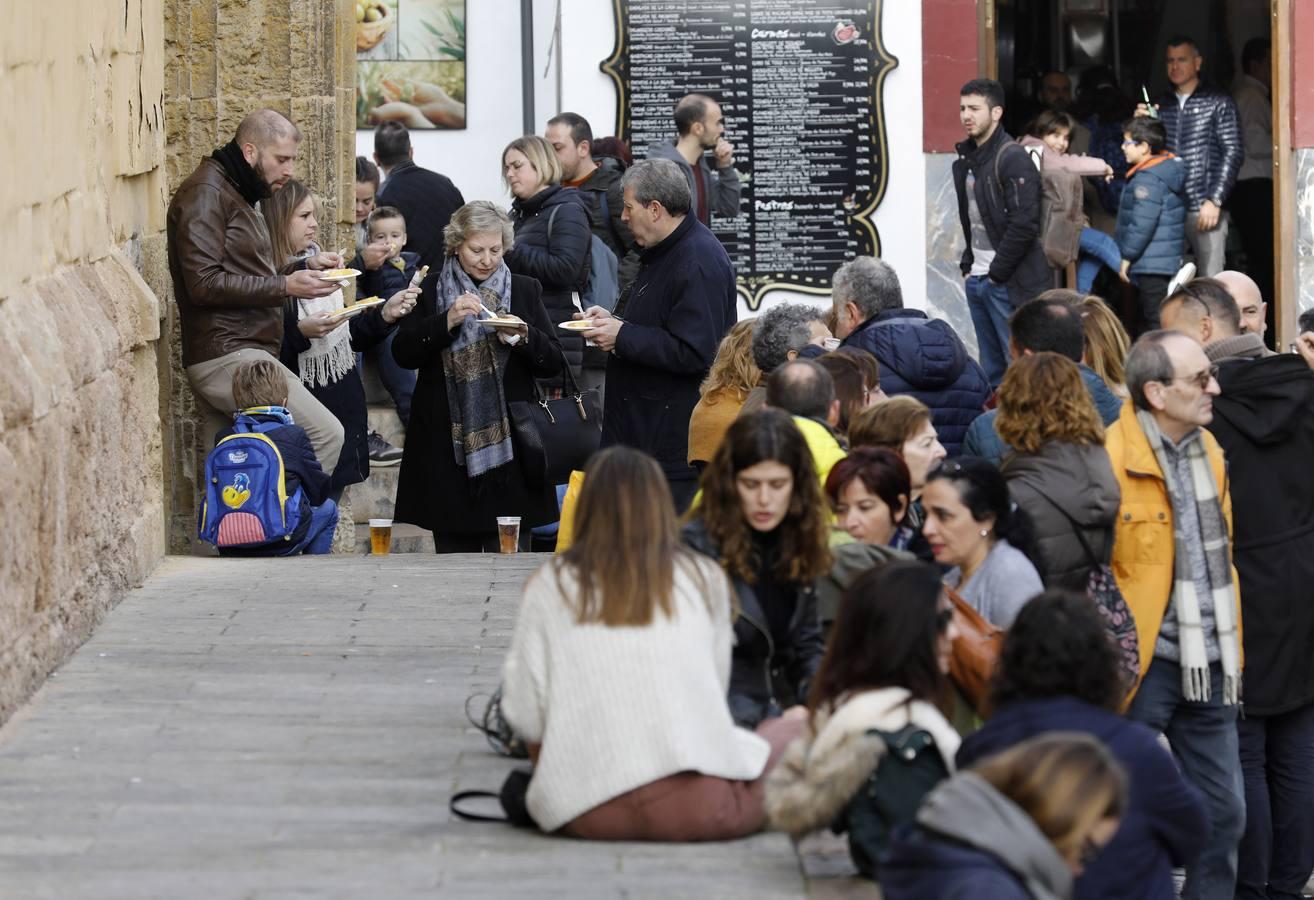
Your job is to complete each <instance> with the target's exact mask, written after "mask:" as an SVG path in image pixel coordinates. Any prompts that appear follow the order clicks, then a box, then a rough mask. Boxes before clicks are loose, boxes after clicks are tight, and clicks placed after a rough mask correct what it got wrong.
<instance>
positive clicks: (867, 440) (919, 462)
mask: <svg viewBox="0 0 1314 900" xmlns="http://www.w3.org/2000/svg"><path fill="white" fill-rule="evenodd" d="M849 445H850V446H851V447H853V448H855V449H856V448H858V447H884V448H886V449H888V450H893V451H894V452H895V453H897V454H899V456H900V457H902V459H903V461H904V463H905V464H906V465H907V466H908V477H909V479H910V484H911V486H912V493H911V496H910V500H911V502H910V503H909V506H908V513H907V521H906V522H905V523H904V525H903V526H902V527H904V528H906V529H907V531H906V532H904V533H901V534H899V535H898V536H897V537H896V538H895V539H894V541H893V543H894V546H896V547H899V548H901V549H907V550H909V551H910V552H912V553H913V554H915V555H916V556H917V558H918V559H921V560H925V561H927V562H930V561H931V560H932V558H933V557H932V555H931V548H930V545H929V544H927V543H926V539H925V538H924V537H922V522H923V521H925V514H924V512H923V510H922V504H921V496H922V489H923V488H925V487H926V476H927V474H928V473H929V472H930V471H931V469H932V468H934V467H935V465H936V464H937V463H939V462H940V460H942V459H944V457H945V451H944V445H943V444H941V443H940V439H939V437H938V436H937V435H936V432H935V426H934V425H933V424H931V410H930V409H928V408H927V406H926V404H924V403H922V401H920V400H918V399H917V398H915V397H908V396H898V397H890V398H888V399H886V400H882V401H880V402H879V403H877V404H876V405H874V406H872V407H871V408H870V409H864V410H862V411H861V412H859V413H858V414H857V415H856V416H855V417H854V419H853V423H852V424H851V425H850V427H849Z"/></svg>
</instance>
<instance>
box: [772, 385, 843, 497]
mask: <svg viewBox="0 0 1314 900" xmlns="http://www.w3.org/2000/svg"><path fill="white" fill-rule="evenodd" d="M766 402H767V406H772V407H775V408H776V409H783V410H784V411H785V412H787V413H789V414H790V415H791V416H793V417H794V424H795V425H797V426H798V430H799V431H801V432H803V439H804V440H806V441H807V442H808V449H809V450H811V451H812V462H813V465H815V466H816V468H817V476H818V477H819V478H820V479H821V484H822V487H823V489H824V487H825V484H826V479H827V478H829V477H830V470H831V469H832V468H833V467H834V466H835V463H837V462H839V461H840V460H841V459H843V458H844V457H845V452H844V448H843V447H841V446H840V443H839V440H838V439H837V438H836V437H835V430H834V429H835V426H836V425H838V424H839V420H840V402H839V400H837V399H836V398H835V381H834V379H833V378H831V375H830V373H829V372H827V371H826V370H825V368H823V367H822V366H821V364H820V363H818V362H815V361H813V360H810V359H794V360H790V361H789V362H787V363H785V364H784V365H782V366H780V367H779V368H777V369H776V370H775V371H774V372H772V373H771V374H770V375H769V376H768V377H767V382H766Z"/></svg>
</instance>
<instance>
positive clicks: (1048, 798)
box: [972, 731, 1127, 859]
mask: <svg viewBox="0 0 1314 900" xmlns="http://www.w3.org/2000/svg"><path fill="white" fill-rule="evenodd" d="M972 771H974V772H975V773H976V774H977V775H979V776H981V778H983V779H985V780H986V781H987V782H989V783H990V785H991V786H992V787H993V788H994V789H995V790H997V791H999V793H1001V794H1003V795H1004V796H1005V797H1007V798H1008V799H1010V800H1012V801H1013V802H1014V803H1016V804H1017V805H1018V806H1020V807H1021V808H1022V811H1023V812H1025V813H1026V814H1027V815H1028V816H1030V817H1031V819H1032V821H1034V822H1035V823H1036V827H1037V828H1039V829H1040V831H1041V832H1042V833H1043V834H1044V835H1045V837H1046V838H1048V839H1049V842H1050V843H1051V844H1053V845H1054V849H1055V850H1057V851H1058V852H1059V853H1060V854H1062V855H1063V856H1064V857H1065V858H1067V859H1076V858H1078V857H1079V856H1080V855H1081V851H1082V848H1083V845H1084V844H1085V842H1086V838H1087V837H1088V836H1089V835H1090V833H1091V831H1092V830H1094V828H1095V826H1096V825H1098V824H1099V823H1100V820H1102V819H1116V818H1121V817H1122V812H1123V810H1124V809H1125V808H1126V806H1127V773H1126V772H1125V771H1124V770H1123V768H1122V766H1121V765H1119V764H1118V761H1117V760H1115V759H1114V758H1113V756H1112V755H1111V754H1110V753H1109V751H1108V750H1107V749H1105V747H1104V745H1103V744H1101V743H1100V742H1099V741H1098V740H1096V739H1095V738H1093V737H1091V736H1090V735H1088V734H1085V733H1075V732H1062V731H1055V732H1051V733H1049V734H1045V735H1041V736H1040V737H1035V738H1032V739H1031V740H1029V741H1024V742H1022V743H1020V744H1018V745H1017V746H1015V747H1013V748H1011V749H1009V750H1005V751H1003V752H1002V753H999V754H997V755H995V756H991V757H990V758H988V759H987V760H985V761H984V762H981V763H978V764H977V765H975V766H973V767H972Z"/></svg>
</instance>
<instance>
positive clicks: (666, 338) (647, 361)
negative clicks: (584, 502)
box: [576, 159, 736, 512]
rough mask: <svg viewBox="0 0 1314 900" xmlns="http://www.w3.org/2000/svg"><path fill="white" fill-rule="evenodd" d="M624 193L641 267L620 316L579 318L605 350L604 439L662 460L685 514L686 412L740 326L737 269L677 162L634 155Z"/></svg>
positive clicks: (596, 313) (693, 481) (692, 485)
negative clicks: (724, 342)
mask: <svg viewBox="0 0 1314 900" xmlns="http://www.w3.org/2000/svg"><path fill="white" fill-rule="evenodd" d="M621 190H622V192H623V196H624V202H625V207H624V208H625V221H626V222H627V223H628V224H629V226H630V230H631V231H632V232H633V233H634V240H635V241H636V242H637V243H638V245H639V246H640V247H641V248H642V260H643V265H642V266H641V267H640V269H639V274H638V276H637V277H636V278H635V280H634V283H633V284H631V285H630V286H629V288H628V289H627V290H626V291H625V293H624V295H622V296H621V298H620V302H619V303H618V304H617V305H616V312H615V315H613V314H612V313H610V312H608V311H607V310H605V309H603V308H602V307H600V306H591V307H589V308H588V309H587V310H585V311H584V312H583V313H577V314H576V317H577V318H586V319H590V320H592V322H593V327H592V328H591V329H589V330H588V331H585V332H583V335H584V337H585V339H586V340H590V341H593V342H594V343H596V344H597V345H598V347H600V348H601V349H602V351H603V352H604V353H607V354H608V357H607V394H606V397H605V401H604V402H605V407H604V410H603V416H602V445H603V446H604V447H609V446H611V445H613V444H624V445H626V446H629V447H634V448H636V449H639V450H642V451H643V452H645V453H648V454H651V455H652V456H654V457H656V459H657V462H658V463H659V464H660V465H661V467H662V471H663V472H665V474H666V479H667V481H668V482H669V483H670V486H671V496H672V497H673V498H674V500H675V504H676V508H677V509H678V510H680V511H681V512H683V510H684V508H685V507H686V506H687V505H688V503H689V500H690V499H691V498H692V497H693V494H694V491H695V490H696V489H697V487H698V480H697V479H698V470H696V469H694V468H693V467H692V466H690V465H689V417H690V416H691V415H693V409H694V406H695V405H696V404H697V403H698V386H699V385H700V384H702V381H703V378H704V377H705V376H706V375H707V370H708V369H709V368H710V367H711V365H712V360H713V359H714V358H715V357H716V349H717V347H719V346H720V344H721V338H723V337H724V336H725V333H726V332H727V331H729V330H730V326H731V325H733V324H734V323H735V316H736V291H735V270H734V266H733V265H732V264H731V262H730V257H729V256H728V255H727V254H726V252H725V248H724V247H722V246H721V242H720V241H718V240H717V239H716V235H714V234H712V232H711V231H709V230H708V229H707V227H706V226H704V225H703V224H702V223H701V222H699V221H698V219H697V218H696V217H695V216H692V215H690V195H689V184H688V182H687V181H686V180H685V177H684V175H683V174H682V173H681V172H680V169H679V167H678V166H677V165H676V164H675V163H673V162H671V161H669V160H665V159H646V160H642V161H640V162H637V163H635V164H634V165H633V166H631V167H630V168H629V169H627V170H626V172H625V175H624V176H623V177H622V178H621Z"/></svg>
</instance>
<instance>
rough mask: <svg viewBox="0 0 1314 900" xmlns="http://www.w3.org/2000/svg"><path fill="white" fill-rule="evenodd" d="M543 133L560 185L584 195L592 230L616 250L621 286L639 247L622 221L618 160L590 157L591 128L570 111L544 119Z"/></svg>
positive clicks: (629, 274) (630, 274) (631, 277)
mask: <svg viewBox="0 0 1314 900" xmlns="http://www.w3.org/2000/svg"><path fill="white" fill-rule="evenodd" d="M543 136H544V137H545V138H547V142H548V143H549V144H551V145H552V149H553V150H555V151H556V153H557V159H559V160H560V161H561V185H562V187H573V188H575V190H577V191H579V192H580V194H581V195H582V196H583V197H584V202H585V205H586V206H587V207H588V210H589V221H590V225H591V226H592V228H593V233H594V234H596V235H597V236H598V237H599V238H601V239H602V242H603V243H604V244H606V245H607V246H608V247H609V248H610V249H611V252H612V253H614V254H616V261H617V263H619V265H620V288H621V290H622V291H623V290H625V288H627V287H629V285H630V282H632V281H633V280H634V276H635V274H636V273H638V271H639V248H638V245H637V244H635V243H634V234H633V233H631V231H630V226H629V225H627V224H625V221H624V219H622V217H621V213H622V212H624V199H623V197H622V196H621V186H620V181H621V175H622V174H623V170H622V169H621V165H620V162H619V161H618V160H614V159H604V160H603V161H602V162H601V163H599V162H597V161H596V160H594V159H593V129H592V128H591V127H590V126H589V123H588V120H587V119H585V118H584V117H583V116H581V115H578V114H576V113H573V112H563V113H558V114H557V115H555V116H553V117H552V118H550V119H548V123H547V131H546V132H544V134H543Z"/></svg>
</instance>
